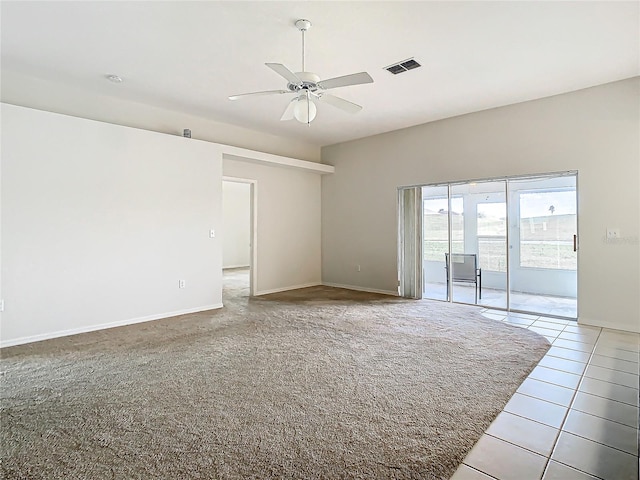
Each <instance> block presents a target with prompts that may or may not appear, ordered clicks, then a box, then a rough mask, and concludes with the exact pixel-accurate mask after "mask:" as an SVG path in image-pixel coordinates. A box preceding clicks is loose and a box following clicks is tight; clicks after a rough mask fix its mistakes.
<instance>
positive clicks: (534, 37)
mask: <svg viewBox="0 0 640 480" xmlns="http://www.w3.org/2000/svg"><path fill="white" fill-rule="evenodd" d="M639 7H640V2H637V1H633V2H618V1H607V2H555V1H551V2H541V1H534V2H516V1H514V2H482V1H474V2H452V1H445V2H415V1H413V2H401V1H390V2H355V1H353V2H332V1H329V2H315V1H296V2H279V1H265V2H242V1H235V2H231V1H225V2H185V1H173V2H130V1H127V2H119V1H110V2H90V1H84V2H56V1H53V2H52V1H47V2H9V1H2V4H1V21H2V25H1V26H2V68H3V70H9V71H15V72H19V73H22V74H27V75H33V76H36V77H39V78H44V79H47V80H51V81H52V82H58V83H62V84H67V85H72V86H73V87H74V88H77V89H86V90H88V91H91V92H95V93H100V94H104V95H112V96H116V97H120V98H123V99H130V100H135V101H138V102H142V103H147V104H151V105H156V106H160V107H164V108H169V109H174V110H178V111H182V112H185V113H191V114H195V115H199V116H203V117H207V118H210V119H212V120H216V121H223V122H227V123H231V124H236V125H241V126H244V127H247V128H251V129H254V130H259V131H263V132H267V133H271V134H276V135H280V136H284V137H290V138H296V139H297V140H300V141H305V142H308V143H310V144H313V145H329V144H334V143H338V142H342V141H346V140H350V139H355V138H360V137H365V136H369V135H374V134H378V133H382V132H386V131H390V130H396V129H399V128H404V127H408V126H412V125H417V124H421V123H425V122H429V121H433V120H437V119H442V118H446V117H451V116H455V115H460V114H464V113H469V112H473V111H479V110H484V109H487V108H493V107H497V106H502V105H508V104H512V103H517V102H522V101H526V100H532V99H536V98H541V97H546V96H550V95H555V94H559V93H564V92H568V91H572V90H577V89H581V88H585V87H590V86H594V85H598V84H602V83H607V82H611V81H615V80H620V79H624V78H629V77H633V76H637V75H640V47H639V39H640V8H639ZM299 18H307V19H309V20H311V22H312V23H313V27H312V28H311V30H309V32H308V33H307V38H306V45H307V70H309V71H312V72H315V73H317V74H319V75H320V77H321V78H325V79H326V78H331V77H336V76H340V75H345V74H349V73H355V72H360V71H367V72H369V74H370V75H371V76H372V77H373V79H374V83H373V84H368V85H359V86H352V87H344V88H340V89H336V90H333V91H332V93H334V94H336V95H339V96H341V97H343V98H345V99H347V100H350V101H352V102H356V103H358V104H360V105H363V106H364V109H363V110H362V111H361V112H360V113H358V114H355V115H350V114H347V113H344V112H342V111H340V110H337V109H335V108H333V107H332V106H331V105H327V104H321V105H320V106H319V107H318V116H317V118H316V120H315V121H314V122H313V123H312V124H311V126H310V127H308V126H306V125H303V124H300V123H298V122H296V121H295V120H294V121H289V122H281V121H279V118H280V116H281V114H282V112H283V111H284V109H285V107H286V105H287V102H288V100H289V97H288V96H286V95H276V96H272V97H253V98H246V99H242V100H238V101H230V100H228V99H227V97H228V96H229V95H232V94H237V93H244V92H252V91H259V90H271V89H281V88H285V84H286V81H285V80H284V79H282V78H281V77H279V76H278V75H277V74H276V73H274V72H273V71H272V70H270V69H269V68H267V67H266V66H265V65H264V63H265V62H275V63H283V64H285V65H287V66H288V67H289V68H290V69H291V70H293V71H299V70H300V67H301V65H300V64H301V34H300V32H299V31H298V30H297V29H296V28H295V27H294V25H293V24H294V22H295V20H297V19H299ZM409 57H415V59H416V60H418V61H419V62H420V63H422V64H423V67H422V68H420V69H417V70H412V71H409V72H406V73H403V74H400V75H397V76H394V75H391V74H390V73H388V72H386V71H385V70H384V69H383V67H385V66H387V65H389V64H392V63H395V62H397V61H401V60H405V59H407V58H409ZM106 74H117V75H120V76H121V77H123V78H124V80H125V81H124V82H123V83H121V84H114V83H111V82H109V81H107V80H106V79H105V75H106Z"/></svg>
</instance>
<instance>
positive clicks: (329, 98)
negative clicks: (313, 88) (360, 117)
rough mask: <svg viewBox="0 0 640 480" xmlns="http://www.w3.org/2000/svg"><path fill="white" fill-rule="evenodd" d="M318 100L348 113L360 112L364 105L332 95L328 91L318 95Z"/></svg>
mask: <svg viewBox="0 0 640 480" xmlns="http://www.w3.org/2000/svg"><path fill="white" fill-rule="evenodd" d="M318 100H320V101H321V102H324V103H328V104H329V105H333V106H334V107H336V108H339V109H340V110H342V111H344V112H347V113H358V112H359V111H360V110H362V107H361V106H360V105H358V104H356V103H353V102H350V101H348V100H345V99H344V98H340V97H336V96H335V95H330V94H328V93H323V94H321V95H318Z"/></svg>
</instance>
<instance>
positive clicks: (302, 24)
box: [295, 18, 311, 72]
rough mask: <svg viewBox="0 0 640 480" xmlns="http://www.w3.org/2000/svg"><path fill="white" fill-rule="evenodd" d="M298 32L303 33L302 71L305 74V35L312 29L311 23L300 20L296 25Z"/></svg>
mask: <svg viewBox="0 0 640 480" xmlns="http://www.w3.org/2000/svg"><path fill="white" fill-rule="evenodd" d="M295 25H296V27H297V29H298V30H300V31H301V32H302V71H303V72H305V71H306V70H305V64H304V34H305V32H306V31H307V30H309V29H310V28H311V22H310V21H309V20H305V19H303V18H302V19H300V20H297V21H296V23H295Z"/></svg>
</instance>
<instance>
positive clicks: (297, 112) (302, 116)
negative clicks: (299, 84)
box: [293, 95, 318, 124]
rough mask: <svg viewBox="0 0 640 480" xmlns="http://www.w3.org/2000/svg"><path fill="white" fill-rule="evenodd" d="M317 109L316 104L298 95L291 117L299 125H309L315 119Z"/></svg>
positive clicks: (305, 96)
mask: <svg viewBox="0 0 640 480" xmlns="http://www.w3.org/2000/svg"><path fill="white" fill-rule="evenodd" d="M317 112H318V109H317V107H316V104H315V103H314V102H313V100H311V99H310V98H309V97H308V96H307V95H300V97H298V101H297V102H296V105H295V106H294V107H293V116H294V117H295V118H296V120H298V121H299V122H300V123H307V124H308V123H311V122H313V119H314V118H316V113H317Z"/></svg>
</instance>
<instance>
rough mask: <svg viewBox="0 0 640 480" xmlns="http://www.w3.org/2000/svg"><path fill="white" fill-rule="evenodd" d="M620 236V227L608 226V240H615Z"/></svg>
mask: <svg viewBox="0 0 640 480" xmlns="http://www.w3.org/2000/svg"><path fill="white" fill-rule="evenodd" d="M616 238H620V229H619V228H607V240H614V239H616Z"/></svg>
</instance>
